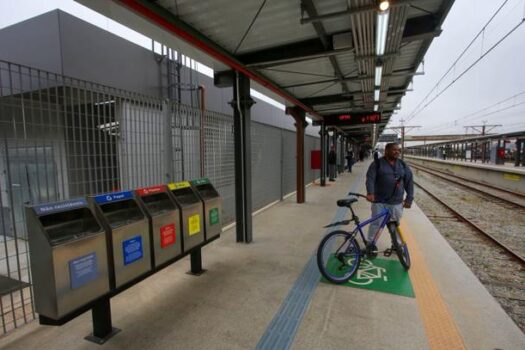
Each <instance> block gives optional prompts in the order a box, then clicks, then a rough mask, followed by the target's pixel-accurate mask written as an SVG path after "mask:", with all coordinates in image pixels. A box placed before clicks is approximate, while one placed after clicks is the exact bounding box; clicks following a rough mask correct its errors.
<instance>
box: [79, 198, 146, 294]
mask: <svg viewBox="0 0 525 350" xmlns="http://www.w3.org/2000/svg"><path fill="white" fill-rule="evenodd" d="M88 201H89V202H90V205H92V206H93V208H94V211H95V214H96V215H97V217H98V219H99V220H100V222H101V224H102V226H103V227H104V228H105V230H106V235H107V239H108V246H109V248H108V249H109V252H110V259H109V261H110V264H109V266H110V270H109V271H110V281H111V287H113V288H119V287H120V286H122V285H124V284H126V283H127V282H130V281H132V280H133V279H136V278H138V277H140V276H142V275H144V274H146V273H147V272H149V271H151V252H150V246H151V245H150V234H149V224H148V218H147V217H146V215H145V214H144V212H143V211H142V209H141V208H140V207H139V205H138V204H137V201H136V200H135V198H134V196H133V193H132V192H131V191H123V192H112V193H106V194H102V195H98V196H92V197H88Z"/></svg>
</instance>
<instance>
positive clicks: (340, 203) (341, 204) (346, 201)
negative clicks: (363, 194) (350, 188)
mask: <svg viewBox="0 0 525 350" xmlns="http://www.w3.org/2000/svg"><path fill="white" fill-rule="evenodd" d="M355 202H357V198H355V197H352V198H348V199H339V200H338V201H337V206H338V207H347V208H350V206H351V205H352V203H355Z"/></svg>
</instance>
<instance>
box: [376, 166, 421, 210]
mask: <svg viewBox="0 0 525 350" xmlns="http://www.w3.org/2000/svg"><path fill="white" fill-rule="evenodd" d="M405 191H406V192H407V197H406V201H407V202H408V203H412V201H413V200H414V181H413V176H412V170H410V168H409V167H408V165H406V163H404V162H403V161H402V160H400V159H398V160H396V162H395V163H394V165H391V164H390V163H389V162H388V161H387V160H386V159H385V157H381V158H379V160H378V161H377V163H376V161H374V162H372V164H370V167H369V168H368V171H367V173H366V192H367V194H373V195H374V196H375V201H376V202H378V203H385V204H400V203H403V195H404V193H405Z"/></svg>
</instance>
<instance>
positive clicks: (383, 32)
mask: <svg viewBox="0 0 525 350" xmlns="http://www.w3.org/2000/svg"><path fill="white" fill-rule="evenodd" d="M388 16H389V11H385V12H380V13H378V14H377V26H376V55H378V56H382V55H384V54H385V46H386V36H387V30H388Z"/></svg>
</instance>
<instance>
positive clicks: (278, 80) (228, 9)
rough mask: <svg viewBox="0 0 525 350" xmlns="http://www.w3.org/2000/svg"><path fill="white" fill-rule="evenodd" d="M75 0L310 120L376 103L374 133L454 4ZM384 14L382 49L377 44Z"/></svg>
mask: <svg viewBox="0 0 525 350" xmlns="http://www.w3.org/2000/svg"><path fill="white" fill-rule="evenodd" d="M76 1H78V2H80V3H82V4H84V5H85V6H87V7H90V8H92V9H94V10H95V11H98V12H100V13H102V14H103V15H105V16H107V17H109V18H112V19H114V20H115V21H117V22H120V23H122V24H124V25H126V26H128V27H130V28H132V29H134V30H136V31H137V32H139V33H142V34H144V35H146V36H148V37H150V38H152V39H153V40H155V41H158V42H160V43H163V44H164V45H166V46H168V47H170V48H172V49H175V50H176V51H178V52H181V53H183V54H185V55H187V56H189V57H192V58H193V59H195V60H197V61H199V62H202V63H203V64H205V65H208V66H210V67H212V68H213V69H214V71H215V72H216V73H217V72H222V71H228V70H232V69H234V70H237V71H239V72H242V73H244V74H246V75H248V76H249V77H250V78H251V79H252V82H253V83H252V86H253V87H254V88H255V89H258V90H260V91H261V92H263V93H265V94H267V95H268V96H270V97H272V98H274V99H277V100H281V101H282V100H283V99H284V101H285V104H286V105H287V106H294V105H295V106H299V107H301V108H302V109H304V110H305V111H306V112H307V113H308V114H309V115H310V116H311V117H312V118H313V119H314V120H321V119H323V118H324V117H325V116H329V117H330V118H331V119H332V120H333V119H334V117H337V116H339V115H344V116H345V118H342V119H341V120H350V119H351V118H350V119H349V118H348V116H351V117H352V116H353V115H354V114H359V115H360V116H363V115H366V114H368V113H370V114H373V112H374V109H377V112H379V113H380V116H381V119H380V121H379V122H378V123H377V120H376V119H375V118H371V119H370V118H369V119H368V120H369V121H370V120H371V121H372V122H374V123H377V125H378V127H379V133H381V132H382V130H383V128H384V127H385V125H386V124H387V122H388V120H389V118H390V117H391V115H392V113H393V112H394V110H395V109H396V108H397V106H398V104H399V103H400V101H401V98H402V97H403V96H404V95H405V93H406V92H407V89H408V88H409V86H410V83H411V81H412V78H413V76H414V75H416V74H420V72H417V69H418V67H419V65H420V63H421V62H422V60H423V57H424V55H425V53H426V52H427V50H428V48H429V46H430V44H431V42H432V40H433V39H434V38H435V37H437V36H439V35H440V33H441V25H442V23H443V21H444V19H445V17H446V16H447V14H448V12H449V10H450V8H451V6H452V4H453V2H454V0H417V1H415V0H410V1H409V0H397V1H395V0H391V1H390V7H389V9H388V10H387V13H388V20H387V21H386V20H385V12H381V11H379V1H376V0H243V1H238V0H198V1H195V0H157V1H153V0H152V1H146V0H113V1H107V0H76ZM384 22H387V26H386V27H385V28H386V36H385V37H386V39H385V40H384V42H385V43H384V46H383V47H384V52H378V50H381V48H378V47H377V46H378V44H379V45H380V43H381V41H382V40H380V38H376V36H379V37H381V34H380V33H381V32H382V31H383V29H382V28H381V26H382V25H383V24H384ZM378 33H379V34H378ZM377 67H381V68H380V69H381V72H380V73H381V80H380V82H379V81H376V73H377V71H378V69H377ZM377 83H378V84H377ZM376 90H377V92H375V91H376ZM374 95H375V96H374ZM362 120H365V119H362ZM359 124H360V125H359ZM337 129H338V130H340V131H343V132H345V133H346V134H348V135H350V136H352V137H355V138H356V139H359V138H360V137H363V136H364V135H369V134H370V130H371V127H370V124H368V123H365V124H361V123H358V125H356V124H355V118H354V119H353V120H352V122H351V123H348V124H347V125H346V124H345V123H338V125H337Z"/></svg>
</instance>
